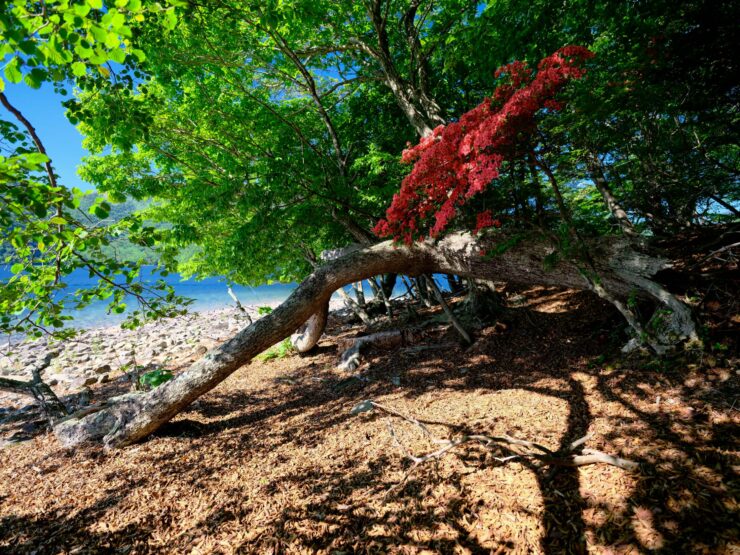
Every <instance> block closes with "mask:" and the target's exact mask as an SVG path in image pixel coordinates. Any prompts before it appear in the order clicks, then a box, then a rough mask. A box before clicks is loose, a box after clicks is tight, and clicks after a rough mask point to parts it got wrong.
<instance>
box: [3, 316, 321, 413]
mask: <svg viewBox="0 0 740 555" xmlns="http://www.w3.org/2000/svg"><path fill="white" fill-rule="evenodd" d="M278 304H279V303H275V304H274V305H273V306H277V305H278ZM333 304H334V303H333ZM333 308H335V307H333ZM246 309H247V310H248V313H249V315H250V316H251V318H252V319H253V320H254V319H257V318H259V316H258V314H257V308H256V307H246ZM248 323H249V320H248V317H247V315H246V314H245V313H244V312H242V311H240V310H237V309H236V308H222V309H217V310H209V311H204V312H191V313H188V314H186V315H184V316H180V317H177V318H170V319H166V320H161V321H158V322H151V323H149V324H146V325H144V326H142V327H140V328H138V329H136V330H126V329H122V328H121V327H120V326H109V327H100V328H91V329H86V330H82V331H81V332H80V333H79V334H78V335H77V336H76V337H74V338H73V339H70V340H68V341H63V342H51V341H49V340H48V339H46V338H42V339H39V340H37V341H24V342H21V343H16V344H12V345H4V346H2V347H0V376H1V377H5V378H11V379H16V380H30V379H31V369H32V368H34V367H36V366H38V365H39V364H40V363H41V362H42V361H43V359H44V357H45V356H46V355H47V354H48V353H49V352H54V353H58V354H57V356H55V357H54V359H53V360H52V362H51V364H50V365H49V366H48V367H47V368H46V369H44V370H43V372H42V374H41V375H42V378H43V380H44V381H45V382H46V383H47V384H49V385H50V386H51V387H52V388H53V389H54V391H55V393H56V394H57V395H58V396H60V397H63V396H68V395H72V394H76V393H79V392H81V391H84V390H85V389H86V388H89V387H90V386H93V385H95V384H103V383H108V382H111V381H116V380H122V379H128V375H129V373H130V372H131V371H132V370H134V369H135V368H136V367H139V368H142V367H143V368H155V367H156V368H166V369H169V370H181V369H183V368H185V367H187V366H188V365H189V364H191V363H192V362H195V361H196V360H197V359H198V358H200V357H201V356H202V355H203V354H205V353H206V351H208V350H210V349H212V348H213V347H215V346H217V345H219V344H220V343H222V342H224V341H226V340H227V339H229V338H230V337H232V336H233V335H234V334H235V333H236V332H238V331H239V330H240V329H242V328H243V327H245V326H246V325H247V324H248ZM29 404H31V405H32V404H33V400H32V399H31V398H29V397H24V396H20V395H16V394H12V393H6V392H3V391H0V411H2V412H8V411H12V410H15V409H17V408H18V407H19V406H24V405H29Z"/></svg>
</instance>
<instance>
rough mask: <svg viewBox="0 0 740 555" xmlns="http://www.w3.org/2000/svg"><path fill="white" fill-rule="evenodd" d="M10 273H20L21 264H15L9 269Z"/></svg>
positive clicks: (21, 269)
mask: <svg viewBox="0 0 740 555" xmlns="http://www.w3.org/2000/svg"><path fill="white" fill-rule="evenodd" d="M10 271H11V272H13V273H14V274H18V273H20V272H21V271H23V264H22V263H20V262H16V263H15V264H13V265H12V266H11V267H10Z"/></svg>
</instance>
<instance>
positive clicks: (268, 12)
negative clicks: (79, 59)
mask: <svg viewBox="0 0 740 555" xmlns="http://www.w3.org/2000/svg"><path fill="white" fill-rule="evenodd" d="M172 4H173V5H174V6H175V7H174V8H167V9H162V8H161V7H160V8H157V7H156V6H157V5H154V6H153V11H152V13H151V14H149V13H146V14H138V13H134V14H132V15H133V16H134V17H133V20H134V21H135V22H136V23H135V24H132V26H131V29H132V31H131V32H129V33H128V35H127V36H126V41H128V42H127V43H126V44H125V45H124V46H125V48H124V47H121V48H122V50H126V49H128V48H131V52H130V54H129V55H125V56H124V57H123V58H121V59H120V60H116V59H115V58H113V59H114V61H120V65H119V66H111V65H108V66H104V68H101V69H100V70H98V73H91V74H88V72H87V68H86V67H82V68H80V67H79V66H74V67H73V69H72V72H73V73H75V74H76V72H79V73H80V75H77V81H78V84H80V87H81V89H82V90H81V92H80V94H79V95H78V96H77V98H76V99H74V100H72V101H70V102H69V103H68V104H67V107H68V109H69V115H70V118H71V119H72V120H73V121H75V122H79V123H80V129H81V130H82V131H83V132H84V133H85V134H86V136H87V139H86V140H87V145H88V147H89V148H91V149H92V150H94V151H98V152H100V153H101V154H100V155H99V156H97V157H95V158H93V159H91V160H89V161H88V163H87V166H86V168H85V169H84V170H83V171H84V172H85V175H86V177H88V178H89V179H90V180H92V181H93V182H95V183H96V184H97V185H98V186H99V188H100V189H101V190H105V191H108V192H109V193H110V194H111V195H112V196H113V197H119V198H120V197H121V196H123V195H132V196H136V197H153V198H156V199H158V200H159V201H160V202H159V203H158V205H157V208H156V210H157V212H158V216H159V217H160V218H162V219H164V220H167V221H169V222H171V224H172V225H171V227H168V228H167V229H166V230H165V231H163V232H162V239H163V240H164V239H166V240H167V241H168V242H169V243H170V244H175V245H183V244H188V243H193V244H197V245H200V246H201V250H199V251H198V252H197V253H196V255H195V257H194V258H193V259H192V260H191V262H190V265H189V268H190V270H191V271H193V272H200V273H203V272H205V271H210V272H216V273H219V274H222V275H223V274H225V275H229V276H230V277H231V278H233V279H235V280H237V281H243V282H254V281H257V280H260V279H262V280H264V279H267V278H275V277H280V278H283V279H295V278H305V279H303V281H302V283H301V285H300V286H299V287H298V289H297V290H296V291H295V293H294V294H293V295H292V296H291V297H290V298H289V299H288V300H287V301H286V302H285V303H283V305H281V306H280V307H279V308H278V309H276V310H275V311H274V312H273V313H272V314H270V315H268V316H266V317H265V318H263V319H261V320H259V321H257V322H255V323H254V324H252V325H250V326H249V327H247V328H245V329H244V330H242V331H241V332H240V333H239V334H237V335H236V336H235V337H234V338H232V339H231V340H229V341H227V342H226V343H225V344H223V345H222V346H221V347H219V348H217V349H215V350H213V351H211V352H209V353H207V354H206V355H205V356H204V357H203V359H201V360H200V361H198V362H196V363H195V364H194V365H193V366H192V367H191V368H189V369H188V370H186V371H185V372H183V373H182V374H180V375H178V376H177V377H176V378H175V379H174V380H172V381H170V382H168V383H166V384H164V385H162V386H160V387H158V388H157V389H155V390H153V391H151V392H149V393H146V394H136V395H133V394H131V395H126V396H123V397H119V398H114V399H111V400H109V401H107V402H106V403H105V404H103V405H100V406H96V407H90V408H88V409H86V410H85V412H84V413H81V414H77V415H75V416H73V417H72V418H70V419H67V420H65V421H64V422H62V423H61V424H60V425H58V426H57V433H58V435H59V437H60V438H62V440H63V441H64V442H66V443H68V444H72V443H75V442H79V441H84V440H94V441H102V442H104V443H105V444H106V445H108V446H121V445H126V444H129V443H131V442H134V441H137V440H138V439H140V438H142V437H145V436H146V435H147V434H149V433H151V432H152V431H153V430H155V429H156V428H157V427H158V426H160V425H161V424H162V423H164V422H166V421H168V420H169V419H170V418H172V417H173V416H174V415H176V414H177V413H178V412H180V411H181V410H183V409H184V408H185V407H187V406H188V405H189V404H190V403H191V402H192V401H193V400H194V399H196V398H197V397H198V396H199V395H202V394H203V393H204V392H206V391H208V390H210V389H211V388H213V387H215V386H216V385H217V384H218V383H219V382H220V381H222V380H223V379H224V378H225V377H226V376H228V375H229V374H230V373H232V372H233V371H235V370H236V369H238V368H239V367H241V366H243V365H244V364H245V363H247V362H248V361H249V360H250V359H251V358H252V357H253V356H254V355H256V354H257V353H259V352H260V351H262V350H264V349H265V348H267V347H269V346H270V345H272V344H274V343H275V342H277V341H280V340H281V339H283V338H284V337H287V336H288V335H290V334H292V333H293V332H294V331H295V330H296V329H298V328H299V327H301V326H302V325H304V324H306V323H307V324H308V325H307V327H306V329H305V330H304V331H303V333H302V334H301V335H300V336H299V338H298V340H297V345H298V346H299V348H300V350H303V351H305V350H308V349H310V348H312V347H313V346H314V345H315V344H316V343H317V342H318V340H319V338H320V337H321V333H322V331H323V326H324V325H325V323H326V314H327V307H328V301H329V298H330V296H331V295H332V293H333V292H334V291H335V290H337V289H338V288H340V287H342V286H344V285H345V284H347V283H350V282H354V281H358V280H361V279H363V278H367V277H371V276H376V275H379V274H388V273H401V274H408V275H419V274H429V273H435V272H442V273H448V274H456V275H459V276H464V277H467V278H470V279H472V280H475V279H486V280H490V279H498V280H506V281H510V282H514V283H520V284H546V285H556V286H561V287H571V288H580V289H588V290H591V291H593V292H595V293H596V294H598V295H599V296H601V297H603V298H605V299H607V300H608V301H609V302H611V303H612V304H613V305H614V306H615V307H616V308H617V309H618V310H619V311H620V312H621V313H622V314H623V315H624V316H625V318H626V321H627V322H628V324H629V326H630V327H631V329H632V330H633V339H632V341H631V344H632V345H633V346H634V345H639V344H643V345H647V346H649V347H651V348H653V349H654V350H656V351H658V352H662V351H664V350H666V349H669V348H672V347H675V346H676V345H678V344H680V343H681V342H683V341H686V340H689V341H693V340H695V339H696V328H695V324H694V321H693V319H692V316H691V313H690V311H689V309H688V307H687V306H686V305H684V304H683V303H682V302H681V301H680V300H679V299H678V298H677V297H676V296H675V295H673V294H672V293H670V292H669V291H668V290H666V289H665V288H664V287H663V286H662V285H661V284H660V283H659V282H658V280H656V279H655V276H656V274H657V273H658V272H659V271H661V270H662V269H664V268H666V267H667V265H668V264H669V261H668V260H667V259H666V258H665V256H663V254H664V253H662V252H661V251H660V250H659V249H656V248H655V245H654V244H651V242H650V241H649V239H650V238H651V237H656V236H657V235H659V234H663V235H670V234H673V233H675V232H676V231H677V230H678V229H684V228H685V227H686V226H696V225H699V224H702V223H707V222H714V221H717V220H718V219H721V218H722V217H724V216H723V214H730V215H733V214H734V215H735V216H736V215H737V210H736V208H735V204H736V200H737V199H736V194H737V193H736V181H737V169H736V168H737V141H736V133H734V132H733V129H734V127H732V126H729V130H728V126H725V125H723V123H722V121H721V119H720V116H721V114H722V113H726V112H727V109H728V108H729V107H732V106H733V105H734V106H736V98H735V97H734V96H733V94H734V95H736V94H737V89H736V87H735V86H734V85H733V83H732V82H731V80H730V79H727V78H725V77H724V76H723V75H722V73H721V71H719V70H718V69H717V68H718V67H720V66H721V63H720V62H723V61H725V59H726V58H727V53H728V51H729V50H728V46H729V45H731V44H732V42H733V40H734V38H735V37H734V33H735V31H734V30H733V28H732V27H730V26H720V27H719V28H718V29H717V32H716V33H710V34H709V35H708V34H707V32H706V29H707V26H708V25H709V24H708V20H707V11H711V10H712V9H713V8H712V6H711V5H709V3H708V2H701V1H697V2H689V3H686V5H685V6H684V7H683V8H682V10H672V9H671V5H670V3H668V2H666V3H663V2H656V3H651V4H650V6H644V5H634V4H629V5H628V4H626V3H621V2H613V3H610V2H607V3H603V4H604V5H603V6H601V5H600V7H599V8H598V9H595V8H594V7H593V6H592V5H591V3H588V2H573V3H569V5H567V6H564V7H563V8H562V11H559V10H560V8H556V7H553V6H552V4H551V3H548V2H535V3H534V4H535V7H537V8H539V11H538V10H534V11H535V12H537V13H538V14H542V17H531V18H530V17H529V16H528V15H527V16H526V17H525V14H530V13H532V9H530V6H529V4H532V3H531V2H530V3H527V4H528V5H527V6H525V5H524V4H525V3H522V2H518V1H514V0H512V1H509V2H496V3H492V4H491V5H485V6H481V5H479V3H476V2H466V1H463V0H448V1H444V2H423V1H418V0H403V1H402V0H368V1H367V2H363V3H354V4H350V3H334V2H318V3H317V2H307V1H302V0H295V1H293V2H280V3H270V2H268V3H263V2H260V3H251V2H247V3H244V2H228V1H219V2H213V3H208V2H206V3H199V4H197V5H190V4H188V3H187V2H185V1H182V2H180V1H178V2H172ZM716 9H718V10H720V11H721V10H726V9H728V8H724V7H720V8H716ZM157 10H159V11H157ZM83 11H84V10H83ZM124 12H125V9H121V10H120V13H121V14H122V16H123V17H124V21H125V16H126V14H125V13H124ZM109 13H119V11H118V10H112V11H111V10H109V11H108V12H107V13H106V14H105V15H103V14H99V15H98V17H99V18H100V19H101V21H102V19H103V18H107V21H108V23H110V22H111V16H110V15H108V14H109ZM725 15H726V16H728V18H727V19H726V20H727V21H730V20H731V19H730V18H729V15H730V14H725ZM138 16H141V17H138ZM38 17H41V18H42V20H41V21H43V18H44V17H48V15H47V14H39V15H38ZM70 21H72V24H74V18H72V19H71V20H70ZM119 23H121V22H119ZM697 29H698V30H699V31H697ZM113 31H115V29H113ZM88 34H89V35H90V36H93V35H94V32H93V31H90V33H88ZM93 38H95V37H94V36H93ZM65 40H68V37H67V39H65ZM69 40H71V39H69ZM481 40H482V41H484V43H486V42H487V43H490V44H491V45H492V47H491V49H481V48H476V46H475V45H476V44H477V43H478V41H481ZM710 43H711V44H710ZM86 44H89V41H88V39H86ZM533 44H536V45H537V46H536V47H533V46H532V45H533ZM574 44H578V45H582V46H567V47H565V48H563V46H564V45H574ZM707 44H710V46H711V48H704V47H705V46H706V45H707ZM687 46H693V47H694V50H696V49H697V48H698V49H699V50H700V54H699V55H692V56H691V57H689V58H685V57H681V56H678V53H679V52H682V51H683V50H684V49H685V48H686V47H687ZM82 48H83V51H82V52H83V54H84V55H87V51H86V50H84V49H86V48H87V47H86V46H84V45H83V46H82ZM74 51H75V52H77V47H74ZM83 54H80V55H83ZM115 56H118V57H119V58H120V54H118V53H116V54H115ZM520 57H524V58H526V59H529V60H531V61H534V62H537V61H538V63H534V64H532V65H528V64H526V63H525V62H514V63H507V62H510V61H511V60H512V59H516V58H520ZM96 60H97V58H95V59H93V60H92V63H95V61H96ZM715 62H717V63H715ZM101 63H102V62H101ZM728 63H730V62H728ZM499 66H500V69H499V70H498V71H497V72H496V74H495V76H494V75H493V70H494V68H496V67H499ZM74 68H77V69H76V70H75V69H74ZM83 73H84V75H83ZM700 82H704V83H706V84H707V87H704V88H702V87H697V86H696V83H700ZM637 83H639V85H640V86H637ZM698 89H700V90H698ZM707 89H709V91H710V92H709V93H707ZM491 90H493V94H491V93H490V91H491ZM679 91H682V94H680V95H679V94H677V93H678V92H679ZM733 91H734V92H733ZM489 95H490V96H489ZM481 101H482V102H481ZM730 113H731V114H735V113H736V110H735V111H734V112H732V111H731V110H730ZM414 136H415V138H414ZM406 140H411V141H412V142H415V143H416V142H418V144H417V145H416V146H414V147H410V148H408V149H407V150H406V151H404V154H403V161H404V162H405V163H406V164H407V166H406V167H405V169H404V167H403V166H401V165H399V164H398V163H397V161H396V157H397V154H398V151H399V150H400V149H401V145H402V144H403V142H404V141H406ZM399 184H400V190H398V186H399ZM394 189H396V190H398V193H397V194H396V195H395V197H394V198H393V199H392V200H391V198H390V193H391V192H392V190H394ZM389 204H390V207H389V208H388V210H387V212H386V215H385V218H382V213H383V210H384V208H386V207H387V206H388V205H389ZM718 206H721V207H722V209H721V210H718V209H717V207H718ZM60 225H61V224H60ZM463 230H468V231H463ZM378 236H381V237H390V238H391V239H388V240H386V241H382V242H381V240H380V239H381V237H378ZM350 242H355V243H359V244H360V248H353V249H351V252H348V254H346V255H345V256H341V257H339V258H336V259H334V260H332V261H331V262H328V263H325V264H323V265H319V266H318V267H317V268H316V269H315V270H313V271H311V270H312V267H313V265H316V264H317V261H318V258H319V257H318V254H319V252H320V251H321V250H322V249H324V248H328V247H341V246H343V245H347V244H349V243H350ZM309 272H310V273H309ZM636 299H637V300H651V301H652V302H653V305H654V307H655V308H656V310H655V311H654V313H653V314H652V316H649V317H648V318H646V319H641V318H640V317H639V315H638V314H637V313H636V312H635V311H634V310H633V306H634V302H633V301H634V300H636Z"/></svg>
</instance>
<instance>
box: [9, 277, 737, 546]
mask: <svg viewBox="0 0 740 555" xmlns="http://www.w3.org/2000/svg"><path fill="white" fill-rule="evenodd" d="M526 296H527V299H528V301H526V302H525V303H521V302H520V303H518V304H519V306H517V307H512V308H510V309H509V311H508V312H507V314H506V316H505V317H504V319H505V321H506V322H507V328H506V329H500V328H493V327H491V328H487V329H484V330H483V331H482V332H481V333H480V334H479V340H478V341H477V342H476V344H475V345H474V346H473V347H472V348H470V349H468V350H463V349H461V348H459V347H457V346H455V347H452V348H449V347H448V348H437V349H433V348H430V349H425V350H418V349H413V348H411V349H409V348H405V349H404V348H401V349H400V350H395V351H394V352H392V353H379V352H376V353H371V354H370V355H369V356H368V357H367V358H366V360H367V363H366V364H365V365H364V366H363V367H361V369H360V370H361V373H362V375H363V376H365V377H367V378H368V381H367V382H362V381H359V380H347V379H346V378H347V374H346V373H345V374H343V373H341V372H339V371H338V370H335V369H334V368H333V366H334V364H335V362H336V360H337V350H336V346H335V341H336V339H337V336H338V335H347V334H352V333H358V330H357V329H355V330H343V331H340V330H339V329H338V328H337V327H336V326H335V328H334V330H333V333H334V335H333V336H332V335H329V336H327V337H326V338H325V339H324V340H323V341H322V343H321V346H320V349H319V350H318V352H317V353H315V354H313V355H310V356H305V357H299V356H295V355H293V356H289V357H286V358H284V359H279V360H272V361H268V362H254V363H253V364H251V365H249V366H247V367H245V368H243V369H241V370H240V371H239V372H237V373H236V374H235V375H233V376H232V377H231V378H229V379H228V380H227V381H226V382H225V383H223V384H222V385H221V386H220V387H219V388H217V389H216V390H214V391H212V392H211V393H209V394H208V395H206V396H204V397H203V398H202V399H201V400H199V401H198V402H196V403H195V404H194V405H193V406H192V407H191V408H190V409H189V410H188V411H187V412H185V413H183V414H182V415H180V416H179V417H178V418H177V419H176V420H175V421H173V422H171V423H170V424H169V425H167V426H166V428H165V429H163V430H161V431H160V433H158V434H157V435H156V436H155V437H152V438H151V439H149V440H148V441H146V442H145V443H143V444H140V445H138V446H135V447H133V448H127V449H125V450H123V451H120V452H115V453H112V454H108V453H105V452H103V451H101V450H100V449H98V448H87V449H83V450H77V451H65V450H63V449H60V447H59V445H58V444H57V443H56V442H55V440H54V438H53V436H51V435H49V434H45V435H40V436H37V437H35V438H34V439H32V440H30V441H27V442H23V443H20V444H17V445H14V446H11V447H7V448H5V449H2V450H0V551H4V552H8V553H99V552H111V553H144V552H159V553H232V552H240V553H316V552H318V553H331V554H335V555H339V554H342V553H386V552H391V553H490V552H492V553H509V552H511V553H566V552H568V553H570V552H573V553H579V552H584V551H586V550H588V551H589V552H593V553H648V552H649V553H653V552H655V553H671V554H673V553H738V552H740V547H739V546H740V544H739V543H738V541H739V540H738V536H739V535H738V522H739V520H738V515H737V509H738V502H737V497H736V496H737V493H738V479H737V478H738V470H739V469H740V467H739V466H738V465H739V464H740V463H739V461H738V459H737V454H738V442H737V438H738V436H737V431H738V423H739V422H740V418H738V417H739V415H738V407H739V406H740V401H738V403H737V404H735V400H736V399H737V393H738V390H739V389H740V388H739V387H738V370H737V369H736V368H734V367H733V361H734V360H735V361H736V360H737V359H733V356H736V354H734V353H733V352H732V351H733V348H732V347H731V348H730V349H729V350H727V349H724V350H723V347H725V346H727V345H728V344H729V342H725V343H723V344H722V345H723V346H714V347H711V348H710V349H709V354H708V355H705V357H704V359H703V360H701V361H699V364H695V365H692V366H689V365H688V363H687V362H686V361H685V360H675V361H654V360H652V359H633V360H632V361H628V362H625V361H622V362H619V361H618V359H617V358H616V357H615V358H614V359H613V360H611V361H608V360H606V358H605V357H604V356H603V353H605V352H607V353H610V352H611V353H613V352H614V351H615V349H614V347H615V346H616V345H618V344H619V342H620V341H622V339H623V338H622V337H620V335H619V332H618V328H621V327H623V325H622V322H621V320H620V319H619V318H618V317H617V316H615V314H614V313H613V312H612V311H611V310H610V309H609V308H608V307H607V306H605V305H602V304H599V303H598V301H595V300H594V299H593V298H592V297H590V296H588V294H586V293H572V292H557V291H544V290H532V291H529V292H527V295H526ZM445 329H446V328H442V327H438V328H430V329H429V331H428V333H427V337H425V338H424V339H423V340H422V344H427V345H439V344H440V343H448V342H453V343H454V342H455V341H456V338H455V337H454V335H453V332H450V331H445ZM396 377H398V379H400V385H394V382H395V383H399V382H398V379H396ZM368 398H371V399H374V400H376V401H378V402H380V403H383V404H385V405H388V406H391V407H394V408H396V409H399V410H401V411H403V412H405V413H407V414H411V415H414V416H416V417H418V418H419V419H421V420H423V421H424V422H426V423H428V424H430V426H431V428H432V429H433V430H434V431H435V432H436V433H437V434H438V435H439V436H444V437H448V436H451V435H455V434H458V433H460V432H462V431H472V430H477V431H482V432H485V433H503V432H507V431H508V432H510V433H511V434H513V435H516V436H519V437H522V438H526V439H532V440H537V441H540V442H542V443H544V444H545V445H547V446H548V447H550V448H553V449H557V448H559V447H560V446H561V445H566V444H568V443H569V442H570V441H573V440H574V439H576V438H579V437H581V436H583V435H584V434H585V433H586V432H587V431H590V432H592V433H593V434H594V438H593V439H591V440H590V441H589V443H588V446H589V447H592V448H596V449H601V450H604V451H607V452H610V453H612V454H617V455H620V456H623V457H626V458H629V459H633V460H637V461H639V462H641V463H642V470H641V472H639V473H637V474H628V473H626V472H625V471H623V470H620V469H618V468H615V467H611V466H603V465H596V466H588V467H582V468H579V469H561V470H560V471H559V472H557V473H556V474H555V475H554V476H549V475H548V471H547V470H545V471H543V470H538V469H537V468H535V467H533V466H532V465H531V464H529V463H522V462H516V461H512V462H509V463H507V464H505V465H501V464H499V463H496V461H494V460H493V459H492V458H491V457H490V456H489V457H486V454H485V453H484V452H483V451H481V450H480V449H477V448H475V447H472V446H471V447H461V448H459V449H458V450H457V451H455V452H454V453H452V454H450V455H448V456H447V457H446V458H444V459H443V460H442V461H440V462H439V464H428V465H426V466H423V467H422V468H420V469H418V470H417V471H416V472H415V473H413V474H412V475H411V476H410V477H409V479H408V481H407V482H406V483H405V486H403V487H401V488H397V489H396V490H394V491H392V492H391V493H390V494H387V492H388V489H389V488H391V487H392V486H393V485H394V484H396V483H397V482H398V481H399V480H400V479H401V478H402V477H403V475H404V474H405V472H406V470H407V469H408V468H409V462H408V461H407V460H404V459H403V456H402V454H401V453H400V452H399V451H398V449H397V448H396V447H395V446H394V444H393V442H392V440H391V438H390V436H389V433H388V429H387V426H386V423H385V422H384V420H385V417H384V416H382V415H381V414H376V413H373V412H371V413H364V414H360V415H358V416H351V415H350V409H351V408H352V407H353V406H354V405H355V404H357V403H358V402H360V401H361V400H363V399H368ZM396 429H397V430H398V431H399V435H401V436H402V438H403V440H404V441H405V442H407V444H408V445H409V446H411V448H412V450H413V451H414V452H415V453H417V454H418V453H425V452H428V451H430V450H432V449H433V446H432V445H430V444H429V443H427V442H426V441H425V440H424V438H423V437H421V436H420V434H419V433H418V430H417V429H415V428H414V427H412V426H409V425H405V424H403V423H401V422H397V423H396Z"/></svg>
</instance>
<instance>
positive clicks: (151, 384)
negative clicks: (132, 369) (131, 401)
mask: <svg viewBox="0 0 740 555" xmlns="http://www.w3.org/2000/svg"><path fill="white" fill-rule="evenodd" d="M173 377H174V376H173V375H172V372H170V371H169V370H164V369H161V368H158V369H157V370H152V371H150V372H146V373H144V374H142V375H141V376H139V383H140V384H141V385H142V387H144V388H145V389H154V388H155V387H159V386H160V385H162V384H163V383H165V382H168V381H170V380H171V379H172V378H173Z"/></svg>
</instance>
